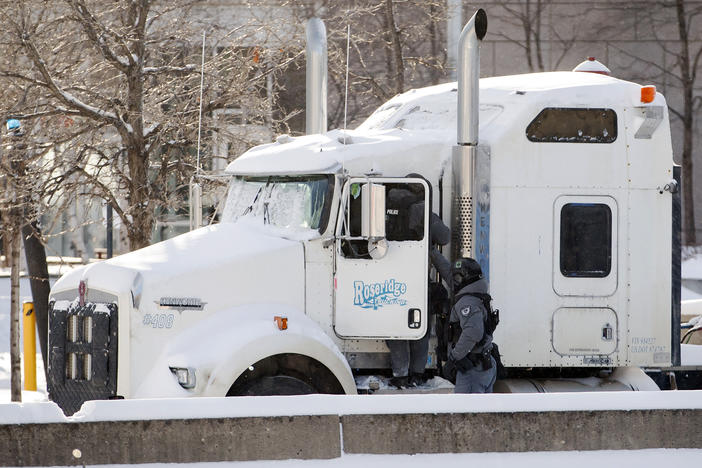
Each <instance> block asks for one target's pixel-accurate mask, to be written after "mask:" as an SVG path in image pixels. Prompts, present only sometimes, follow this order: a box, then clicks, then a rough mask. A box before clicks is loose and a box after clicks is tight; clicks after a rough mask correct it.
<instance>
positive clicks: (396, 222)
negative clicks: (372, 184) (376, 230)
mask: <svg viewBox="0 0 702 468" xmlns="http://www.w3.org/2000/svg"><path fill="white" fill-rule="evenodd" d="M385 193H386V197H385V233H386V238H387V240H389V241H418V240H422V239H424V186H423V185H422V184H417V183H414V184H407V183H392V184H385Z"/></svg>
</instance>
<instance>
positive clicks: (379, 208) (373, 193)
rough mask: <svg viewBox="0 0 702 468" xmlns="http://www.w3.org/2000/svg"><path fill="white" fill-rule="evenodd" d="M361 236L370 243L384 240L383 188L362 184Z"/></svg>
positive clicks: (378, 185)
mask: <svg viewBox="0 0 702 468" xmlns="http://www.w3.org/2000/svg"><path fill="white" fill-rule="evenodd" d="M361 206H362V207H363V208H362V214H361V218H362V219H361V236H363V237H366V238H368V240H370V241H378V240H380V239H384V238H385V186H384V185H381V184H372V183H367V184H363V188H362V189H361Z"/></svg>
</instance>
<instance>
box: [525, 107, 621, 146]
mask: <svg viewBox="0 0 702 468" xmlns="http://www.w3.org/2000/svg"><path fill="white" fill-rule="evenodd" d="M526 136H527V138H528V139H529V141H533V142H539V143H613V142H614V141H615V140H616V139H617V113H616V112H614V111H613V110H612V109H583V108H569V107H547V108H546V109H543V110H542V111H541V112H539V114H538V115H537V116H536V117H535V118H534V120H532V121H531V123H530V124H529V126H528V127H527V129H526Z"/></svg>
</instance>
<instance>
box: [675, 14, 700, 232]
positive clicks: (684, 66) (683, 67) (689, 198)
mask: <svg viewBox="0 0 702 468" xmlns="http://www.w3.org/2000/svg"><path fill="white" fill-rule="evenodd" d="M675 6H676V10H677V16H678V34H679V37H680V43H681V44H680V45H681V47H682V51H681V53H680V75H681V78H682V84H683V102H684V110H683V118H682V121H683V122H682V123H683V131H684V133H683V151H682V186H683V225H684V226H685V244H686V245H696V244H697V233H696V232H695V205H694V197H693V194H694V190H693V185H694V184H693V172H692V169H693V168H692V150H693V146H692V145H693V129H694V112H693V109H692V98H693V88H694V81H695V80H694V78H693V75H694V73H695V70H691V67H690V64H691V62H690V47H689V46H690V40H689V39H690V38H689V34H688V30H687V18H686V16H685V2H684V0H677V1H676V4H675Z"/></svg>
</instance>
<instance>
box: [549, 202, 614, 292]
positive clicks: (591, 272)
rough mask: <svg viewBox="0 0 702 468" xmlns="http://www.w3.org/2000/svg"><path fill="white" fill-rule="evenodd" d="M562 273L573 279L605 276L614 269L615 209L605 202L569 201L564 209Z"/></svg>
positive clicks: (562, 215)
mask: <svg viewBox="0 0 702 468" xmlns="http://www.w3.org/2000/svg"><path fill="white" fill-rule="evenodd" d="M560 264H561V265H560V266H561V273H562V274H563V276H566V277H570V278H604V277H606V276H608V275H609V273H610V272H611V271H612V210H611V209H610V207H609V206H607V205H605V204H602V203H568V204H566V205H563V208H561V258H560Z"/></svg>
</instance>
